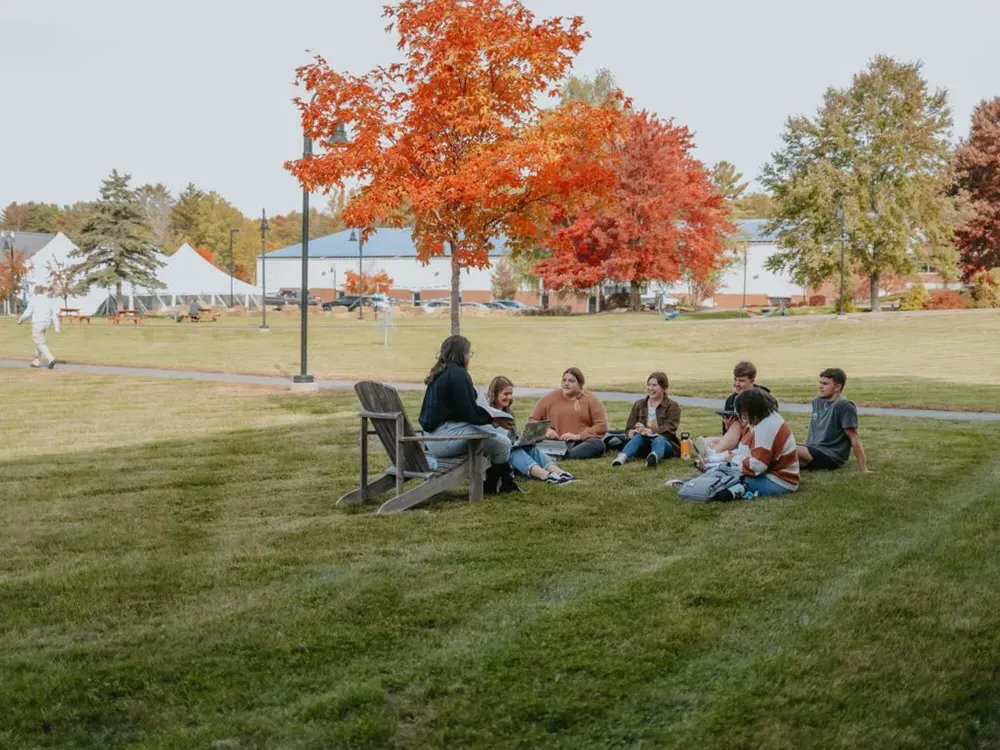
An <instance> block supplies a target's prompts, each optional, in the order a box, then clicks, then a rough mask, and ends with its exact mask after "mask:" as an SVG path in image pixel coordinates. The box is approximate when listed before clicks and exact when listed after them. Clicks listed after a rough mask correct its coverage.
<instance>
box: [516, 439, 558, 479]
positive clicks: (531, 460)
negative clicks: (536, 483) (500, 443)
mask: <svg viewBox="0 0 1000 750" xmlns="http://www.w3.org/2000/svg"><path fill="white" fill-rule="evenodd" d="M554 463H555V461H553V460H552V459H551V458H549V457H548V456H546V455H545V454H544V453H542V452H541V451H540V450H538V446H537V445H531V446H528V447H527V448H512V449H511V451H510V465H511V466H513V467H514V471H516V472H517V473H518V474H524V476H526V477H530V476H531V467H532V466H541V467H542V468H543V469H547V468H549V467H550V466H551V465H552V464H554Z"/></svg>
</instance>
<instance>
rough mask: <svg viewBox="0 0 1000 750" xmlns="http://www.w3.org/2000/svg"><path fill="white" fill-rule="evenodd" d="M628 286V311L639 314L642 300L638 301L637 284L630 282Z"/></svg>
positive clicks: (636, 282)
mask: <svg viewBox="0 0 1000 750" xmlns="http://www.w3.org/2000/svg"><path fill="white" fill-rule="evenodd" d="M630 285H631V290H630V292H629V309H630V310H631V311H632V312H639V308H640V307H641V305H642V300H641V299H640V295H639V282H638V281H632V282H630Z"/></svg>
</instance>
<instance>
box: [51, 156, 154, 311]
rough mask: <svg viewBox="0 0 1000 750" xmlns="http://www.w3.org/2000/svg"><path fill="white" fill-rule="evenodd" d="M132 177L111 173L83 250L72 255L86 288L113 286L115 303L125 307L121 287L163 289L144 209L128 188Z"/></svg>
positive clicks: (88, 226) (87, 226) (82, 239)
mask: <svg viewBox="0 0 1000 750" xmlns="http://www.w3.org/2000/svg"><path fill="white" fill-rule="evenodd" d="M130 179H131V175H127V174H126V175H120V174H118V170H112V172H111V175H110V176H109V177H108V178H107V179H105V180H104V183H103V185H101V198H100V200H98V201H97V203H95V204H94V213H93V214H92V215H91V217H90V218H89V219H88V220H87V223H86V224H84V226H83V231H82V233H81V237H80V247H79V249H77V250H74V251H73V252H72V253H70V257H73V258H79V259H80V261H79V263H77V264H76V266H74V268H73V273H74V275H75V276H77V277H78V278H79V279H80V286H81V287H82V288H83V289H85V290H86V289H90V288H91V287H93V286H99V287H106V288H110V287H114V289H115V302H116V303H117V305H118V307H119V309H120V308H121V306H122V285H123V284H125V283H131V284H138V285H140V286H142V287H143V288H146V289H157V288H160V287H162V286H163V284H162V282H160V281H159V280H158V279H157V278H156V269H158V268H160V267H161V266H162V265H163V264H162V263H161V262H160V261H159V260H157V258H156V254H155V251H154V250H153V247H152V246H151V245H150V244H149V241H148V239H147V229H146V227H145V223H144V220H143V215H142V209H141V208H140V206H139V203H138V201H137V200H136V195H135V193H134V192H133V191H132V190H130V189H129V186H128V183H129V180H130Z"/></svg>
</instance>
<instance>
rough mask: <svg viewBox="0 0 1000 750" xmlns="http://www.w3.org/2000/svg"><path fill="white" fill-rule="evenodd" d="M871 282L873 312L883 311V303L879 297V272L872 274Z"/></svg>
mask: <svg viewBox="0 0 1000 750" xmlns="http://www.w3.org/2000/svg"><path fill="white" fill-rule="evenodd" d="M869 282H870V283H871V296H872V312H882V303H881V302H880V301H879V298H878V274H872V275H871V276H870V277H869Z"/></svg>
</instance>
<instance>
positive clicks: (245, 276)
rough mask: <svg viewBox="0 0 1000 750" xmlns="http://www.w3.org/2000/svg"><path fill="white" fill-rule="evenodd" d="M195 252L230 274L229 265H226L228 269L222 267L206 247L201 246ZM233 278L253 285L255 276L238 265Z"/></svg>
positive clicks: (241, 265)
mask: <svg viewBox="0 0 1000 750" xmlns="http://www.w3.org/2000/svg"><path fill="white" fill-rule="evenodd" d="M194 251H195V252H196V253H198V255H200V256H201V257H202V258H204V259H205V260H207V261H208V262H209V263H211V264H212V265H213V266H215V267H216V268H218V269H219V270H220V271H222V272H223V273H229V267H228V264H227V265H226V267H223V266H221V265H220V264H219V262H218V261H217V260H216V259H215V253H213V252H212V251H211V250H209V249H208V248H207V247H205V246H204V245H199V246H198V247H196V248H195V249H194ZM233 276H234V277H236V278H237V279H239V280H240V281H245V282H246V283H248V284H252V283H253V276H252V275H251V274H250V272H249V271H248V270H247V267H246V266H244V265H243V264H242V263H237V264H236V265H235V266H234V267H233Z"/></svg>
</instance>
